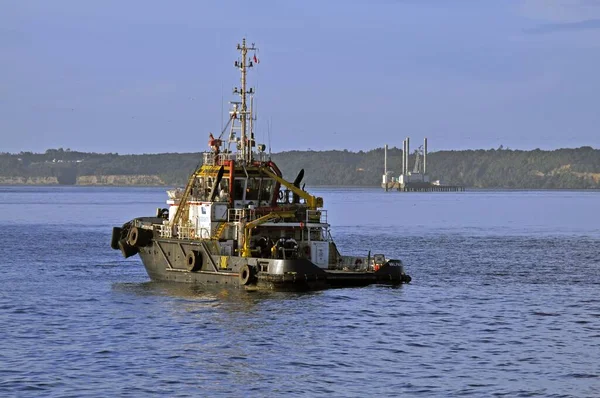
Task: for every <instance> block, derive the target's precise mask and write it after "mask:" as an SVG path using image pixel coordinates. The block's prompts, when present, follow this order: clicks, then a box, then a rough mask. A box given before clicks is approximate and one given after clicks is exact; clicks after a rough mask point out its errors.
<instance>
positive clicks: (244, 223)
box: [111, 39, 411, 291]
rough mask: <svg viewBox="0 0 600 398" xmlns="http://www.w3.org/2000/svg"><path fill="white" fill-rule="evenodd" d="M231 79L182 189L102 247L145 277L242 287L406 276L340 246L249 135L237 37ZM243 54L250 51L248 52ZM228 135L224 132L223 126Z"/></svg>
mask: <svg viewBox="0 0 600 398" xmlns="http://www.w3.org/2000/svg"><path fill="white" fill-rule="evenodd" d="M237 50H238V51H239V52H240V58H239V59H238V60H237V61H236V62H235V63H234V66H235V67H236V68H237V69H239V71H240V73H241V87H239V88H235V89H234V93H235V94H238V95H239V97H240V100H239V101H233V102H231V104H232V109H231V110H230V112H229V121H228V122H227V125H226V126H225V128H224V129H223V131H222V132H221V135H220V136H219V137H218V138H215V137H214V136H213V135H212V134H210V136H209V147H210V150H209V151H207V152H205V153H203V159H202V162H201V164H200V165H199V167H197V168H196V169H195V170H194V171H193V173H192V174H191V175H190V177H189V180H188V182H187V185H186V187H185V189H174V190H170V191H167V194H168V200H167V204H168V208H159V209H157V212H156V215H155V216H153V217H139V218H135V219H133V220H131V221H128V222H126V223H125V224H124V225H123V226H121V227H114V228H113V234H112V241H111V247H112V248H113V249H115V250H120V251H121V253H122V254H123V256H124V257H125V258H127V257H131V256H133V255H135V254H139V256H140V258H141V259H142V262H143V264H144V266H145V268H146V271H147V273H148V275H149V277H150V278H151V279H152V280H156V281H176V282H188V283H198V284H202V285H216V286H219V287H233V288H241V289H246V290H285V291H289V290H292V291H305V290H320V289H327V288H337V287H349V286H366V285H370V284H374V283H379V284H389V285H399V284H402V283H408V282H410V280H411V278H410V276H408V275H407V274H406V273H405V272H404V267H403V264H402V261H400V260H394V259H388V258H386V257H385V256H384V255H382V254H376V255H373V256H371V255H370V252H369V255H368V256H366V257H356V256H346V255H342V254H341V253H340V252H339V250H338V248H337V247H336V245H335V243H334V241H333V239H332V237H331V233H330V225H329V224H328V222H327V210H325V209H323V199H322V198H320V197H316V196H313V195H311V194H309V193H308V192H306V191H305V190H304V186H302V188H301V187H300V184H301V182H302V179H303V177H304V170H301V171H300V172H299V174H298V176H297V177H296V179H295V180H294V181H292V182H290V181H287V180H285V179H284V178H283V176H282V173H281V171H280V170H279V168H278V167H277V165H276V164H275V163H274V162H273V161H272V160H271V158H270V155H269V154H267V153H265V149H266V148H265V145H263V144H257V143H256V142H255V139H254V125H253V124H254V121H255V120H256V118H255V117H254V115H253V109H252V105H253V97H254V94H255V91H254V90H253V88H249V89H247V73H248V71H249V69H250V68H252V67H253V66H254V65H255V64H257V63H258V59H257V58H256V48H255V47H254V44H252V45H247V44H246V40H245V39H244V40H243V41H242V44H238V45H237ZM250 54H252V57H250ZM227 131H228V136H227V138H226V139H224V134H225V133H226V132H227Z"/></svg>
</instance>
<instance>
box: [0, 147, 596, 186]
mask: <svg viewBox="0 0 600 398" xmlns="http://www.w3.org/2000/svg"><path fill="white" fill-rule="evenodd" d="M272 159H273V160H274V161H275V162H276V163H277V164H278V166H279V167H280V169H281V170H282V172H283V174H284V177H286V178H287V179H294V178H295V176H296V175H297V174H298V172H299V170H300V169H304V170H305V176H306V177H305V182H306V184H307V185H308V186H323V185H331V186H336V185H337V186H379V185H380V184H381V181H382V178H381V177H382V174H383V168H384V166H383V163H384V150H383V148H377V149H373V150H369V151H359V152H351V151H347V150H332V151H312V150H311V151H289V152H280V153H274V154H273V155H272ZM409 159H410V161H409V163H410V167H411V169H412V167H413V165H414V161H415V155H414V154H411V155H410V158H409ZM201 160H202V153H160V154H141V155H119V154H117V153H90V152H78V151H72V150H69V149H66V150H64V149H62V148H59V149H49V150H47V151H46V152H44V153H32V152H20V153H18V154H11V153H0V176H2V177H25V178H27V177H57V178H58V181H59V182H60V183H63V184H74V183H75V181H76V179H77V177H78V176H105V175H156V176H158V177H160V179H161V180H162V181H164V182H165V184H166V185H172V186H176V185H183V184H185V182H186V181H187V178H188V176H189V175H190V173H191V172H192V171H193V170H194V169H195V168H196V167H197V166H198V165H199V164H200V162H201ZM401 163H402V150H401V149H399V148H391V149H388V171H390V172H391V175H392V176H398V175H399V174H400V167H401ZM427 171H428V174H429V175H430V178H431V180H437V179H439V180H441V181H442V182H443V183H445V184H454V185H464V186H466V187H468V188H511V189H557V188H565V189H586V188H600V150H597V149H593V148H591V147H581V148H574V149H557V150H552V151H544V150H540V149H535V150H531V151H523V150H511V149H504V148H502V147H501V148H498V149H488V150H483V149H480V150H460V151H438V152H431V153H429V154H428V155H427Z"/></svg>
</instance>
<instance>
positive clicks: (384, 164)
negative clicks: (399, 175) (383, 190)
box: [383, 144, 387, 175]
mask: <svg viewBox="0 0 600 398" xmlns="http://www.w3.org/2000/svg"><path fill="white" fill-rule="evenodd" d="M383 174H385V175H387V144H385V147H384V150H383Z"/></svg>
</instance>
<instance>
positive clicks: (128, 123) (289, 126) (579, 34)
mask: <svg viewBox="0 0 600 398" xmlns="http://www.w3.org/2000/svg"><path fill="white" fill-rule="evenodd" d="M244 36H245V37H247V38H248V40H249V41H251V42H255V43H256V45H257V47H259V49H260V50H259V54H258V55H259V58H260V61H261V62H260V64H259V65H258V67H257V68H255V69H254V70H253V71H252V73H251V76H250V78H251V81H252V82H254V85H255V87H256V89H257V96H256V101H257V104H256V105H257V109H258V117H259V120H258V122H257V131H256V133H257V138H258V139H259V140H264V141H267V123H268V121H269V120H270V121H271V124H272V133H271V144H272V149H273V151H274V152H279V151H284V150H293V149H298V150H303V149H308V148H310V149H313V150H325V149H349V150H360V149H372V148H375V147H382V146H383V145H384V144H386V143H387V144H389V145H390V146H397V147H401V146H402V139H403V138H404V137H406V136H410V137H411V138H412V141H413V142H419V141H421V140H422V138H423V137H425V136H427V137H428V138H429V147H430V150H432V151H435V150H441V149H477V148H483V149H488V148H496V147H498V146H500V145H504V146H505V147H510V148H514V149H533V148H542V149H555V148H560V147H579V146H583V145H590V146H593V147H596V148H597V147H600V132H599V126H600V111H599V110H598V108H599V107H600V106H599V101H598V97H599V96H600V78H599V72H598V70H600V51H599V50H600V0H555V1H550V0H502V1H495V0H395V1H394V0H372V1H367V0H364V1H363V0H360V1H359V0H357V1H349V0H348V1H339V0H338V1H312V0H304V1H252V2H249V1H191V0H190V1H176V2H164V1H160V2H159V1H114V0H104V1H96V2H90V1H79V0H55V1H30V0H19V1H12V2H11V1H8V0H7V1H4V2H2V3H1V4H0V49H1V51H0V138H1V140H0V152H4V151H8V152H19V151H38V152H39V151H44V150H46V149H47V148H58V147H64V148H67V147H69V148H72V149H76V150H82V151H96V152H119V153H154V152H184V151H190V152H192V151H194V152H195V151H200V150H205V149H207V146H206V142H207V137H208V133H209V132H216V131H217V130H219V129H220V127H221V98H224V99H225V101H227V100H233V99H235V98H234V97H233V96H232V95H231V88H232V87H234V86H236V85H238V75H237V71H236V69H235V68H234V67H233V61H234V60H235V59H236V57H237V51H236V50H235V46H236V44H237V43H238V42H239V41H240V40H241V38H242V37H244Z"/></svg>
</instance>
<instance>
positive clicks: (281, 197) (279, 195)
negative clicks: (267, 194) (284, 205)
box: [277, 191, 283, 200]
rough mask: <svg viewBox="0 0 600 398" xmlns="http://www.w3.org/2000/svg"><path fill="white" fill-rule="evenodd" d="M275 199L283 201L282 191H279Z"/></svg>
mask: <svg viewBox="0 0 600 398" xmlns="http://www.w3.org/2000/svg"><path fill="white" fill-rule="evenodd" d="M277 197H278V198H279V200H283V191H279V194H278V195H277Z"/></svg>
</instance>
